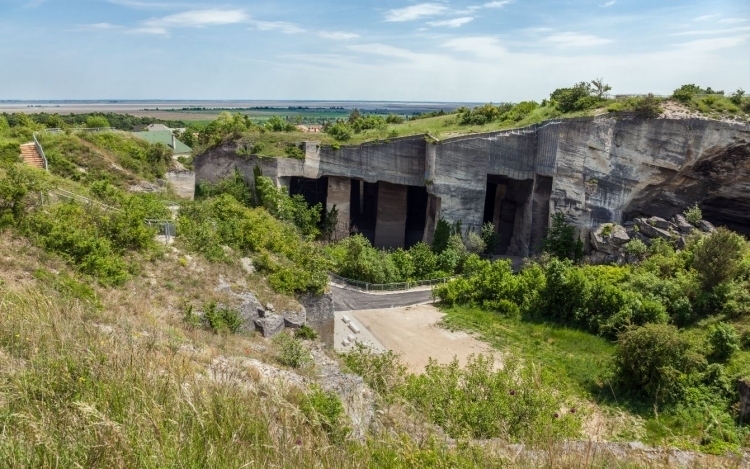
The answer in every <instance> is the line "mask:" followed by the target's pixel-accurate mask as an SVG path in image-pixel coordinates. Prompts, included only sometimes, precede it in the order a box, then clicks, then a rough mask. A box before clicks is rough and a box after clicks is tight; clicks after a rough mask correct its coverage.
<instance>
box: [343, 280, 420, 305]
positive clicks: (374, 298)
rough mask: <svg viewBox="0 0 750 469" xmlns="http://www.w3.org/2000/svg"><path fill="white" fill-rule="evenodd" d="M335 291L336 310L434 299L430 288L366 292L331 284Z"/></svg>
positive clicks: (414, 302)
mask: <svg viewBox="0 0 750 469" xmlns="http://www.w3.org/2000/svg"><path fill="white" fill-rule="evenodd" d="M330 288H331V292H332V293H333V308H334V309H335V310H336V311H358V310H363V309H380V308H392V307H394V306H409V305H414V304H418V303H426V302H428V301H430V300H431V299H432V291H431V290H429V289H421V290H410V291H405V292H399V293H365V292H360V291H356V290H348V289H345V288H341V287H337V286H336V285H330Z"/></svg>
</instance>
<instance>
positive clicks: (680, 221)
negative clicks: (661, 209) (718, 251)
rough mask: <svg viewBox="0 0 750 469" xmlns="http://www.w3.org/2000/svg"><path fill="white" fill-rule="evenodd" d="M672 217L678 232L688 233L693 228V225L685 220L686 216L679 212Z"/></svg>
mask: <svg viewBox="0 0 750 469" xmlns="http://www.w3.org/2000/svg"><path fill="white" fill-rule="evenodd" d="M672 219H673V220H674V224H675V225H677V230H678V231H679V232H680V233H685V234H690V233H692V232H693V230H694V229H695V227H694V226H693V225H691V224H690V222H689V221H687V218H685V217H684V216H682V215H680V214H679V213H678V214H677V215H675V216H674V217H673V218H672Z"/></svg>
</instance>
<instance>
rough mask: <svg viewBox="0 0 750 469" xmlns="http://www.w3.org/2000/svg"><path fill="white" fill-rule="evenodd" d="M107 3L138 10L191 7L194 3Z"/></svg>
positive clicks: (111, 0) (122, 0)
mask: <svg viewBox="0 0 750 469" xmlns="http://www.w3.org/2000/svg"><path fill="white" fill-rule="evenodd" d="M106 1H107V3H111V4H113V5H119V6H123V7H127V8H133V9H137V10H169V9H175V8H190V7H191V6H192V5H191V4H190V3H186V2H151V1H140V0H106Z"/></svg>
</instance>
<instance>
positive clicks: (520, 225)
mask: <svg viewBox="0 0 750 469" xmlns="http://www.w3.org/2000/svg"><path fill="white" fill-rule="evenodd" d="M533 188H534V181H533V180H532V179H528V180H523V181H520V180H517V179H511V178H509V177H507V176H497V175H493V174H489V175H487V195H486V197H485V199H484V217H483V222H484V223H487V222H491V223H492V224H493V225H494V226H495V232H496V233H497V234H498V235H499V237H500V242H499V243H498V246H497V249H496V251H495V254H500V255H505V254H515V253H513V252H509V249H510V247H511V243H512V241H513V237H514V236H517V235H518V234H519V233H518V232H519V231H520V230H523V231H524V232H525V231H528V230H527V229H526V228H528V227H526V226H525V225H524V224H529V223H530V222H531V220H530V218H531V217H530V216H526V211H527V210H526V209H527V206H528V204H529V203H530V202H531V193H532V190H533ZM525 241H526V244H527V245H528V243H529V241H530V240H525Z"/></svg>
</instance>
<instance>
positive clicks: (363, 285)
mask: <svg viewBox="0 0 750 469" xmlns="http://www.w3.org/2000/svg"><path fill="white" fill-rule="evenodd" d="M328 275H329V277H330V278H331V280H332V282H333V283H340V284H344V285H346V286H349V287H352V288H355V289H357V290H361V291H364V292H371V291H403V290H409V289H410V288H414V287H421V286H425V285H429V286H432V285H441V284H443V283H446V282H447V281H449V280H451V279H452V278H454V277H444V278H434V279H429V280H416V281H411V282H398V283H368V282H363V281H361V280H354V279H351V278H346V277H342V276H340V275H336V274H334V273H333V272H330V273H329V274H328Z"/></svg>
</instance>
